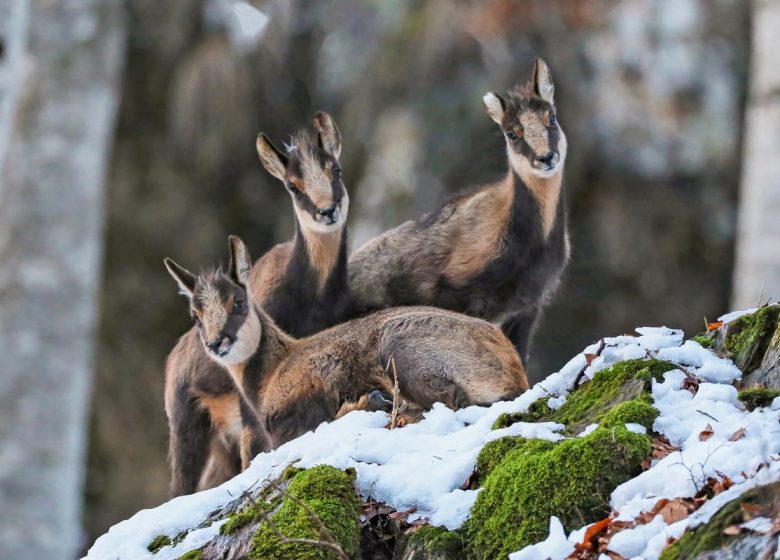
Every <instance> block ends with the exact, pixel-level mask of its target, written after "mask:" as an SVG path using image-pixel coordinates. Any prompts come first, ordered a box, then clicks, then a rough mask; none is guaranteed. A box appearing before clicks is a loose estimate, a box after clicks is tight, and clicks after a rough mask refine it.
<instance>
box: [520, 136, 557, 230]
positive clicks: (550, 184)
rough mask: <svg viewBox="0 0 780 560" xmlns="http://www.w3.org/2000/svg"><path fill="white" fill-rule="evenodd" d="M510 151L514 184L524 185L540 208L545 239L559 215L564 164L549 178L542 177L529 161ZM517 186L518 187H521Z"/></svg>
mask: <svg viewBox="0 0 780 560" xmlns="http://www.w3.org/2000/svg"><path fill="white" fill-rule="evenodd" d="M508 151H509V163H510V166H509V167H510V169H509V175H510V176H512V177H511V178H510V179H511V180H512V182H513V183H514V184H516V185H517V184H518V183H520V185H524V186H525V187H526V188H527V189H528V190H529V191H530V192H531V196H533V197H534V200H536V204H537V205H538V206H539V214H540V218H541V221H542V231H543V233H544V238H545V239H547V237H549V235H550V232H551V231H552V230H553V227H554V226H555V218H556V216H557V214H558V202H559V201H560V198H561V190H562V186H563V163H561V164H560V165H559V166H558V169H557V170H556V171H555V173H553V174H552V175H549V176H540V175H538V174H536V173H534V170H533V169H532V168H531V165H530V164H529V163H528V160H527V159H526V158H524V157H522V156H518V155H516V154H514V153H513V152H512V151H511V150H508ZM520 185H517V186H520Z"/></svg>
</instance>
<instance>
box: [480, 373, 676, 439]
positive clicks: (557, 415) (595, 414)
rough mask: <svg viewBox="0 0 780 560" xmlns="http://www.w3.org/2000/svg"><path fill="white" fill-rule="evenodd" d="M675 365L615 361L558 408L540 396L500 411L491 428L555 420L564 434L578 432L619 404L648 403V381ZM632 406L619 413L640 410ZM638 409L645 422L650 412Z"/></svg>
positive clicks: (649, 400)
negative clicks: (522, 407) (519, 408)
mask: <svg viewBox="0 0 780 560" xmlns="http://www.w3.org/2000/svg"><path fill="white" fill-rule="evenodd" d="M676 367H677V366H675V365H674V364H672V363H670V362H664V361H661V360H655V359H652V360H626V361H623V362H618V363H617V364H615V365H613V366H612V367H610V368H607V369H603V370H601V371H599V372H598V373H596V375H594V376H593V379H591V380H590V381H588V382H587V383H585V384H584V385H582V386H581V387H579V388H577V390H576V391H573V392H572V393H571V394H570V395H569V396H568V397H567V399H566V402H565V403H564V404H563V405H562V406H561V407H560V408H559V409H557V410H552V409H551V408H550V407H549V406H548V404H547V403H548V400H549V399H547V398H545V399H540V400H538V401H536V402H535V403H534V404H532V405H531V407H530V408H529V409H528V411H527V412H521V413H516V414H506V413H505V414H502V415H501V416H499V417H498V419H496V421H495V423H494V424H493V429H498V428H505V427H506V426H510V425H512V424H513V423H515V422H558V423H560V424H564V425H566V433H569V434H579V433H580V432H581V431H582V430H583V428H585V427H586V426H587V425H589V424H598V423H600V422H601V420H602V418H604V416H605V415H606V414H607V413H608V412H609V411H610V410H612V409H613V408H615V407H616V406H617V405H619V404H620V403H623V402H626V401H635V400H640V401H642V402H644V403H646V404H648V405H650V404H651V402H652V401H651V398H650V394H649V390H650V380H651V379H656V380H659V381H660V380H661V379H662V377H663V374H664V373H666V372H667V371H670V370H673V369H675V368H676ZM632 406H633V408H631V409H630V411H629V410H628V409H621V414H628V413H629V412H631V413H639V412H640V409H639V407H640V406H641V405H640V404H635V405H632ZM641 412H642V414H640V415H639V416H638V420H635V421H636V422H637V423H638V424H642V425H645V422H646V421H647V419H648V418H649V414H650V411H649V410H648V408H647V407H642V408H641ZM654 419H655V418H654ZM651 425H652V422H651Z"/></svg>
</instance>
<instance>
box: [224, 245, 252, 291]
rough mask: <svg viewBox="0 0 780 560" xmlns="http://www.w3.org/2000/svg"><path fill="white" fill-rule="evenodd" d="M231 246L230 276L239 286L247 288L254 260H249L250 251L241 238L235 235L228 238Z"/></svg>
mask: <svg viewBox="0 0 780 560" xmlns="http://www.w3.org/2000/svg"><path fill="white" fill-rule="evenodd" d="M228 243H229V244H230V266H229V267H228V274H229V276H230V278H231V280H233V281H234V282H235V283H236V284H238V285H239V286H244V287H246V286H247V283H248V282H249V271H250V270H252V260H251V259H250V258H249V251H247V248H246V245H244V242H243V241H241V239H240V238H238V237H236V236H235V235H231V236H230V237H228Z"/></svg>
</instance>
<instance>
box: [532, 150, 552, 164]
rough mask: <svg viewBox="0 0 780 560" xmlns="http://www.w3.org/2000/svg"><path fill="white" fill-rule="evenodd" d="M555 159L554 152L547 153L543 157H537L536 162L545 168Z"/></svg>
mask: <svg viewBox="0 0 780 560" xmlns="http://www.w3.org/2000/svg"><path fill="white" fill-rule="evenodd" d="M554 157H555V152H547V153H546V154H545V155H543V156H537V157H536V161H538V162H539V163H543V164H545V165H547V166H549V165H550V164H551V163H552V160H553V158H554Z"/></svg>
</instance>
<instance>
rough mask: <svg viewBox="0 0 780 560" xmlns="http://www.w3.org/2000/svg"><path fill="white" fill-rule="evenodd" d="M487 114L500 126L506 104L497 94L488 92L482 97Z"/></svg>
mask: <svg viewBox="0 0 780 560" xmlns="http://www.w3.org/2000/svg"><path fill="white" fill-rule="evenodd" d="M482 102H483V103H484V104H485V109H487V114H488V115H490V118H491V119H493V120H494V121H496V123H497V124H498V125H499V126H500V125H501V123H502V122H503V121H504V111H506V102H505V101H504V99H503V98H502V97H501V96H500V95H498V94H497V93H493V92H492V91H491V92H488V93H486V94H485V95H484V97H482Z"/></svg>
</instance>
